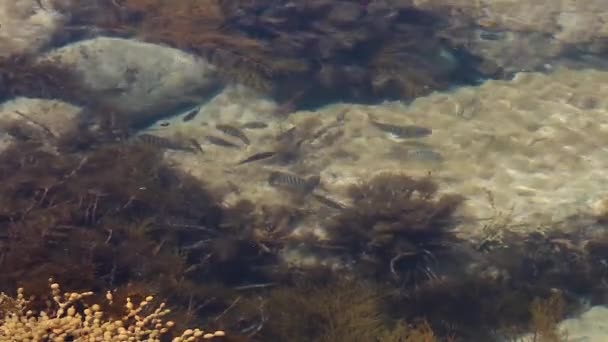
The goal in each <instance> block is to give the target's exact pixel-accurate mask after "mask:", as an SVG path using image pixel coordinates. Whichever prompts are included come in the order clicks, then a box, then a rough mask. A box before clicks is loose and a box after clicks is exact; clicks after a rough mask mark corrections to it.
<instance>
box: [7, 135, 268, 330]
mask: <svg viewBox="0 0 608 342" xmlns="http://www.w3.org/2000/svg"><path fill="white" fill-rule="evenodd" d="M89 134H90V135H91V136H92V140H93V141H97V142H100V141H101V142H100V143H94V144H84V145H83V146H81V147H82V149H78V148H72V149H69V151H66V150H65V148H64V147H62V146H69V145H70V144H69V141H70V137H69V136H66V137H63V139H64V140H62V139H59V140H61V141H62V144H63V145H62V146H60V147H59V151H61V152H62V153H61V154H57V153H56V151H54V150H53V149H50V148H49V147H47V146H45V145H42V144H39V143H37V142H17V143H16V144H15V145H14V146H12V147H9V148H8V149H7V150H5V151H3V152H2V153H1V154H0V160H1V163H2V165H1V166H0V179H1V180H2V182H3V184H5V186H4V187H3V188H2V189H1V190H0V207H1V209H0V238H1V241H0V242H1V243H0V267H2V269H3V272H2V274H1V275H0V289H2V290H5V291H14V289H15V288H16V287H19V286H21V287H25V286H27V288H28V289H29V290H30V291H32V292H33V293H35V294H41V293H43V291H42V290H43V289H44V288H45V287H46V285H45V279H48V278H49V277H53V278H54V279H57V280H58V281H61V283H62V284H64V286H66V287H67V288H69V289H71V290H79V289H91V290H94V291H105V290H107V289H113V290H115V291H116V292H115V295H116V298H124V297H126V296H125V294H128V293H132V292H133V291H134V289H135V293H156V294H159V295H161V296H163V297H166V298H170V299H171V301H172V302H173V303H175V304H176V305H178V306H181V307H183V308H185V309H183V311H180V310H177V311H176V312H173V313H172V315H175V316H176V317H181V318H182V319H180V320H176V321H177V322H178V325H179V324H182V323H185V322H188V321H189V320H194V321H197V320H200V319H201V318H200V317H202V316H199V314H202V313H203V311H201V310H203V308H204V313H210V314H214V313H217V312H221V311H223V310H225V309H226V307H227V306H229V305H230V302H231V301H232V300H233V299H234V296H235V294H234V291H232V290H231V289H230V287H231V286H237V285H240V284H242V282H249V281H252V282H253V281H257V280H259V279H263V278H264V274H266V272H267V271H266V270H265V269H264V267H263V266H264V265H265V264H266V263H268V262H269V260H274V257H275V255H274V253H273V252H271V251H264V250H263V246H262V245H261V244H258V243H256V242H255V241H256V240H255V239H254V237H253V236H251V234H250V233H248V232H247V231H237V230H231V229H222V228H221V226H222V225H221V222H222V221H224V217H223V215H224V214H223V213H224V208H223V207H222V205H221V194H219V193H215V192H211V191H209V190H207V189H206V188H205V185H204V184H202V183H201V182H200V181H198V180H195V179H193V178H191V177H188V176H187V175H185V174H182V173H180V172H177V171H176V170H174V169H172V168H171V167H170V166H168V165H166V164H165V163H164V162H163V159H162V151H161V150H159V149H157V148H155V146H148V145H145V144H142V143H141V142H137V141H134V142H130V140H127V141H121V140H119V141H118V142H112V143H109V142H107V141H105V142H104V141H103V140H104V139H101V140H98V139H97V134H96V133H95V132H90V133H89ZM101 136H105V135H104V134H101ZM161 194H162V195H161ZM236 212H238V211H236ZM248 277H249V278H248ZM222 284H224V285H222ZM209 298H212V301H211V303H210V302H209ZM203 303H206V304H205V305H204V306H201V305H202V304H203ZM186 308H187V309H186ZM215 324H217V323H211V326H214V325H215ZM227 324H228V323H227Z"/></svg>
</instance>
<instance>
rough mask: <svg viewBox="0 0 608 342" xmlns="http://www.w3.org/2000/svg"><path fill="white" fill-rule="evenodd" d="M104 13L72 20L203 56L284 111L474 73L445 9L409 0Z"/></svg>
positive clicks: (142, 3)
mask: <svg viewBox="0 0 608 342" xmlns="http://www.w3.org/2000/svg"><path fill="white" fill-rule="evenodd" d="M99 6H100V5H99ZM80 7H81V10H82V11H87V10H86V9H87V8H89V9H88V11H89V12H90V11H91V10H90V7H91V6H90V5H84V4H83V5H81V6H80ZM83 8H84V9H83ZM75 11H76V13H78V9H76V10H75ZM100 12H103V13H104V15H98V16H97V18H96V16H95V15H89V16H84V17H88V18H90V19H89V21H91V22H90V23H88V25H87V23H82V22H78V23H72V24H71V25H73V26H78V27H91V26H94V27H96V29H97V30H101V32H105V34H120V35H121V36H132V37H137V38H138V39H142V40H145V41H149V42H155V43H164V44H167V45H169V46H173V47H176V48H179V49H183V50H186V51H190V52H193V53H196V54H198V55H202V56H205V57H206V58H208V59H209V60H210V61H211V62H212V63H214V64H216V65H218V66H219V69H220V72H221V74H222V75H223V76H224V78H225V80H226V81H227V82H238V83H244V84H247V85H249V86H251V87H253V88H256V89H258V90H260V91H261V92H263V93H267V94H271V95H273V96H274V97H275V98H277V99H278V100H280V101H281V102H283V103H284V104H285V107H284V108H283V110H282V111H286V112H290V110H288V108H289V107H293V108H298V107H302V106H315V105H319V104H322V103H326V102H327V101H331V100H332V99H337V98H338V99H351V100H356V101H364V102H365V101H372V100H377V99H378V98H399V99H410V98H413V97H415V96H419V95H422V94H426V93H428V92H431V91H433V90H436V89H444V88H446V87H447V86H449V85H450V84H453V83H454V82H471V81H473V80H475V79H477V78H478V77H479V76H480V72H479V71H478V70H476V66H477V65H479V64H481V61H480V60H479V59H478V58H474V56H466V53H465V52H464V51H459V50H458V49H456V48H454V47H452V46H450V45H449V44H448V43H446V41H445V40H444V39H442V38H441V37H440V36H439V34H438V30H439V28H440V27H441V26H442V25H444V24H445V23H444V20H443V19H442V18H440V17H438V16H436V15H433V14H430V13H426V12H423V11H420V10H417V9H414V8H411V7H408V6H407V5H401V4H400V5H398V6H391V5H388V4H385V3H383V2H376V1H372V2H361V1H328V0H317V1H304V0H298V1H291V2H287V3H283V2H276V1H268V0H256V1H237V0H203V1H200V0H186V1H180V2H179V3H178V4H176V3H175V2H173V1H165V0H125V1H121V2H120V3H118V2H116V3H114V4H113V5H109V4H108V5H106V8H105V10H102V11H100ZM87 13H88V12H87ZM91 13H92V12H91ZM73 17H76V15H73ZM78 17H79V18H82V17H83V16H78ZM79 20H82V19H79ZM117 32H119V33H117ZM469 57H470V58H469ZM464 70H466V71H464ZM464 75H467V77H466V78H464Z"/></svg>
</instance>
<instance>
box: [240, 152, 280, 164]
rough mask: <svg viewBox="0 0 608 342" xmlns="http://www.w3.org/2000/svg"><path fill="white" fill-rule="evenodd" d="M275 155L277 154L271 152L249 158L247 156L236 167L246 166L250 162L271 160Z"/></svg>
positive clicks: (259, 153)
mask: <svg viewBox="0 0 608 342" xmlns="http://www.w3.org/2000/svg"><path fill="white" fill-rule="evenodd" d="M276 154H277V153H276V152H273V151H268V152H258V153H256V154H254V155H251V156H249V157H247V158H245V159H243V160H241V161H240V162H238V165H241V164H247V163H251V162H254V161H258V160H263V159H268V158H272V157H274V155H276Z"/></svg>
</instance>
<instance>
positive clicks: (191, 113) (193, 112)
mask: <svg viewBox="0 0 608 342" xmlns="http://www.w3.org/2000/svg"><path fill="white" fill-rule="evenodd" d="M200 110H201V108H200V107H196V108H194V109H192V110H191V111H189V112H188V113H187V114H186V115H184V117H183V118H182V121H183V122H187V121H190V120H192V119H194V118H195V117H196V116H197V115H198V112H199V111H200Z"/></svg>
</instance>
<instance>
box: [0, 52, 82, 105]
mask: <svg viewBox="0 0 608 342" xmlns="http://www.w3.org/2000/svg"><path fill="white" fill-rule="evenodd" d="M0 75H2V76H1V77H0V101H5V100H8V99H11V98H14V97H18V96H24V97H32V98H44V99H61V100H64V101H67V102H71V103H76V104H79V103H82V101H83V99H86V98H89V97H87V96H86V95H87V94H85V92H84V90H82V87H81V80H80V78H79V77H78V76H77V75H76V74H75V73H74V72H73V71H71V70H69V69H68V68H66V67H61V66H58V65H56V64H54V63H52V62H49V61H36V60H35V58H33V57H32V56H9V57H3V58H0Z"/></svg>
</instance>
